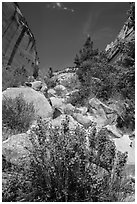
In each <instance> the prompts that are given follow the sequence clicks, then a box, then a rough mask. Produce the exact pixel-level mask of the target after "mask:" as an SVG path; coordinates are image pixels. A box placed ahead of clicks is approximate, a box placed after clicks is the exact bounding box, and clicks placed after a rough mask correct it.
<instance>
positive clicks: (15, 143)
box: [2, 133, 32, 165]
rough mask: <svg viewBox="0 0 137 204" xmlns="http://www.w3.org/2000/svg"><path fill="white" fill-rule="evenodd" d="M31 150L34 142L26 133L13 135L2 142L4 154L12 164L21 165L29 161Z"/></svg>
mask: <svg viewBox="0 0 137 204" xmlns="http://www.w3.org/2000/svg"><path fill="white" fill-rule="evenodd" d="M27 149H28V150H27ZM29 150H32V144H31V142H30V140H29V139H28V134H26V133H22V134H17V135H12V136H11V137H10V138H8V139H7V140H5V141H3V143H2V155H3V156H4V157H5V159H6V161H8V162H11V163H12V164H16V165H19V164H22V163H23V162H26V161H28V159H29V157H28V156H29Z"/></svg>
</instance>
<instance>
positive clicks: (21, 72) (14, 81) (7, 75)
mask: <svg viewBox="0 0 137 204" xmlns="http://www.w3.org/2000/svg"><path fill="white" fill-rule="evenodd" d="M27 78H28V72H27V70H26V69H25V67H23V66H22V68H19V67H17V68H15V67H10V66H8V67H6V68H3V69H2V90H5V89H7V88H8V87H18V86H20V85H23V84H24V82H25V81H27Z"/></svg>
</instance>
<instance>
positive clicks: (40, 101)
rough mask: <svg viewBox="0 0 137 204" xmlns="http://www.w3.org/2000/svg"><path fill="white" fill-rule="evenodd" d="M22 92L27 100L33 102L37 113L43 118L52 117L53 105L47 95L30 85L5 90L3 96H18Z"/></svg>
mask: <svg viewBox="0 0 137 204" xmlns="http://www.w3.org/2000/svg"><path fill="white" fill-rule="evenodd" d="M20 94H22V96H23V97H24V99H25V101H26V102H28V103H31V102H33V104H34V108H35V112H36V115H38V116H40V117H42V118H49V117H52V113H53V110H52V107H51V105H50V104H49V102H48V100H47V99H46V98H45V96H44V95H43V94H41V93H40V92H37V91H35V90H34V89H32V88H29V87H21V88H9V89H7V90H5V91H3V97H4V96H5V97H10V98H16V97H17V96H19V95H20Z"/></svg>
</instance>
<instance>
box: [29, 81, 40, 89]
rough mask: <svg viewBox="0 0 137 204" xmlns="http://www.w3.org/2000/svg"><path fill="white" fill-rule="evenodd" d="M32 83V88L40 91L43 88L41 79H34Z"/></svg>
mask: <svg viewBox="0 0 137 204" xmlns="http://www.w3.org/2000/svg"><path fill="white" fill-rule="evenodd" d="M31 84H32V88H33V89H34V90H35V91H40V89H41V88H42V82H41V81H34V82H31Z"/></svg>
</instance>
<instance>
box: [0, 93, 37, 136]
mask: <svg viewBox="0 0 137 204" xmlns="http://www.w3.org/2000/svg"><path fill="white" fill-rule="evenodd" d="M34 116H35V109H34V105H33V103H27V102H26V101H25V99H24V98H23V96H22V95H19V96H17V97H16V98H14V99H12V98H8V97H5V96H4V99H3V101H2V125H3V126H4V127H7V128H8V129H11V130H16V131H17V132H20V133H21V132H25V131H27V130H28V128H29V126H30V124H31V123H32V121H33V120H34V118H35V117H34Z"/></svg>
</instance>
